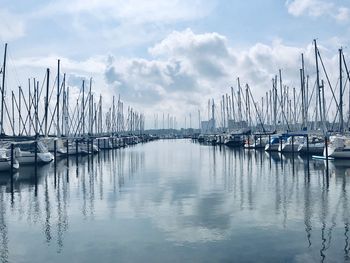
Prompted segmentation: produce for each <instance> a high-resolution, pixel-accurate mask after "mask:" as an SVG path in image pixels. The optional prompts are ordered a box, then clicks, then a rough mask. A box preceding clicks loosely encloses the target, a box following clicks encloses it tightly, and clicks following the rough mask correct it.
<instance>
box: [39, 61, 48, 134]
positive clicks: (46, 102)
mask: <svg viewBox="0 0 350 263" xmlns="http://www.w3.org/2000/svg"><path fill="white" fill-rule="evenodd" d="M49 81H50V69H48V68H47V69H46V97H45V134H44V135H45V136H47V114H48V109H49V84H50V83H49ZM37 107H38V104H37Z"/></svg>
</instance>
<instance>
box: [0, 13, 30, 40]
mask: <svg viewBox="0 0 350 263" xmlns="http://www.w3.org/2000/svg"><path fill="white" fill-rule="evenodd" d="M0 19H1V23H0V40H1V41H4V42H7V41H10V40H13V39H16V38H19V37H22V36H24V34H25V26H24V23H23V21H22V19H21V18H20V17H19V16H17V15H15V14H12V13H10V12H9V11H8V10H6V9H0Z"/></svg>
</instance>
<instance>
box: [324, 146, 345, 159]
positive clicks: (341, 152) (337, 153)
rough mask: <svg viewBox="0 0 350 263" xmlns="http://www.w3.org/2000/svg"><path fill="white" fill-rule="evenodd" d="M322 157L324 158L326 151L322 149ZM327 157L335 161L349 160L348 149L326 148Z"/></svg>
mask: <svg viewBox="0 0 350 263" xmlns="http://www.w3.org/2000/svg"><path fill="white" fill-rule="evenodd" d="M323 155H324V156H326V149H324V151H323ZM328 156H329V157H333V158H335V159H350V148H347V147H346V148H343V149H334V148H333V147H329V146H328Z"/></svg>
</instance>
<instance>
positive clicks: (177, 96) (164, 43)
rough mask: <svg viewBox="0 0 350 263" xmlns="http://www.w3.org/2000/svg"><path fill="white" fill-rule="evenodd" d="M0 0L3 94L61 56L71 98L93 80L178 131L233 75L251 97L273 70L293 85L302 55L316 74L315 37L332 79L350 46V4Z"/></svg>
mask: <svg viewBox="0 0 350 263" xmlns="http://www.w3.org/2000/svg"><path fill="white" fill-rule="evenodd" d="M1 2H2V4H1V7H0V19H1V23H0V45H2V46H4V44H5V43H8V45H9V47H8V54H9V55H8V62H9V63H8V71H7V75H8V78H7V82H6V89H7V91H8V92H9V91H10V90H12V89H14V90H15V89H16V88H17V86H22V87H23V88H26V87H27V86H28V84H27V83H28V78H34V77H35V78H36V79H38V80H39V81H40V80H43V79H44V76H45V72H46V68H50V69H51V72H52V73H51V74H56V72H57V71H56V68H57V66H56V65H57V59H60V60H61V66H62V72H65V73H66V74H67V83H68V85H69V86H70V87H71V88H72V90H73V92H72V97H74V96H76V95H77V93H78V92H79V89H80V87H81V82H82V79H89V78H90V77H92V78H93V88H92V89H93V92H94V93H95V94H96V95H97V96H98V95H100V94H102V95H103V100H104V106H105V107H106V108H107V107H109V106H110V104H111V101H112V98H113V96H115V97H118V96H119V95H120V96H121V98H122V100H123V101H124V102H125V104H127V105H131V106H132V107H134V108H135V109H136V110H138V111H140V112H142V113H144V114H145V115H146V127H148V128H151V127H153V124H154V114H158V115H159V116H161V115H162V113H163V112H164V113H165V114H170V115H171V116H176V118H177V122H178V127H180V126H184V121H185V117H186V118H187V119H188V117H189V114H190V113H191V114H192V116H197V115H198V110H201V112H202V118H203V119H204V118H206V116H207V113H206V111H207V101H208V99H210V98H214V99H216V101H218V99H219V98H220V96H221V95H222V94H224V93H229V92H230V87H231V86H232V87H234V88H236V87H237V78H238V77H239V78H240V80H241V83H242V85H245V84H248V85H249V86H250V87H251V89H252V91H253V93H254V96H256V99H257V100H259V98H260V97H261V96H264V94H265V92H266V91H267V90H268V89H270V88H271V79H272V78H273V76H274V75H275V74H277V73H278V70H279V69H282V74H283V81H284V83H285V84H286V85H288V86H290V87H295V88H296V89H299V86H300V85H299V82H300V81H299V77H298V76H299V75H298V74H299V68H300V63H301V62H300V55H301V53H304V54H305V59H306V69H307V74H309V75H310V78H312V77H314V75H315V69H314V53H313V52H314V51H313V47H312V41H313V39H317V41H318V44H319V46H320V50H321V53H322V56H324V61H325V65H326V67H327V69H328V70H329V74H330V76H331V80H332V81H333V82H334V85H335V83H336V81H337V74H338V73H337V54H338V49H339V48H340V47H343V48H344V52H345V54H347V52H348V50H347V47H348V44H349V38H347V36H348V35H349V33H350V1H349V0H343V1H340V0H330V1H326V0H287V1H285V0H265V1H260V0H245V1H239V0H193V1H186V0H174V1H164V0H150V1H141V0H129V1H125V0H124V1H122V0H90V1H84V0H56V1H47V0H45V1H44V0H26V1H24V0H2V1H1ZM52 85H53V84H52ZM193 118H195V117H193ZM195 122H196V121H194V120H193V124H192V126H194V127H196V125H197V126H198V124H194V123H195ZM196 123H198V121H197V122H196ZM188 125H189V124H188V123H187V127H188Z"/></svg>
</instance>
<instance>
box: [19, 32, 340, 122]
mask: <svg viewBox="0 0 350 263" xmlns="http://www.w3.org/2000/svg"><path fill="white" fill-rule="evenodd" d="M320 49H321V52H322V54H323V61H324V63H325V66H326V67H327V69H328V70H329V72H328V74H329V76H330V77H331V81H332V83H336V79H335V80H334V78H336V77H337V66H336V64H337V52H336V50H335V53H334V52H333V51H330V50H327V49H325V48H324V47H320ZM301 53H304V54H305V62H306V69H307V74H309V75H310V77H311V79H310V87H312V86H313V83H314V75H315V74H314V72H315V70H314V50H313V46H312V44H311V43H310V44H309V45H307V46H305V47H297V46H290V45H286V44H284V43H283V42H282V41H280V40H275V41H273V42H272V43H269V44H264V43H256V44H254V45H252V46H249V47H246V48H244V49H238V48H234V47H232V46H230V45H229V43H228V41H227V39H226V37H225V36H223V35H220V34H218V33H215V32H214V33H203V34H196V33H194V32H193V31H192V30H190V29H186V30H184V31H174V32H172V33H171V34H169V35H168V36H167V37H165V38H164V39H163V40H162V41H160V42H158V43H155V44H154V45H153V46H152V47H151V48H149V55H150V58H149V59H145V58H139V57H117V56H112V55H111V56H108V57H105V56H97V57H91V58H89V59H86V60H80V61H79V60H73V59H69V58H61V64H62V72H67V73H68V74H70V75H71V76H73V77H72V78H71V79H70V80H69V79H68V81H70V85H75V86H76V87H77V88H79V83H80V81H81V79H82V78H83V77H84V78H86V79H88V78H89V77H92V78H93V79H94V85H93V90H94V91H95V92H96V93H97V95H99V94H100V93H102V94H103V96H104V102H105V103H104V106H106V107H109V106H110V105H109V103H110V102H111V98H112V96H113V95H114V96H118V95H119V94H120V95H121V98H122V99H123V100H124V101H126V103H127V104H129V103H130V104H131V105H132V106H133V107H134V108H136V109H138V110H141V111H142V112H143V113H145V114H146V115H147V116H148V117H149V119H148V121H149V123H152V122H153V121H152V120H153V116H154V113H159V114H161V113H162V112H166V113H170V115H173V116H176V117H177V120H178V123H179V124H182V122H183V121H184V116H185V115H187V116H188V114H189V113H190V112H192V116H196V115H197V110H198V109H201V110H202V112H206V102H207V101H208V99H210V98H215V99H216V101H217V102H218V99H219V98H220V96H221V95H222V94H224V93H230V86H233V87H234V88H235V89H236V88H237V86H236V85H237V84H236V78H237V77H240V79H241V85H242V86H244V85H245V83H248V84H249V85H250V87H251V88H252V91H253V93H254V97H255V99H256V100H257V101H258V100H259V101H260V97H261V96H264V95H265V92H266V91H268V90H269V89H270V88H271V79H272V78H273V77H274V76H275V75H276V74H277V73H278V69H280V68H281V69H282V72H283V82H284V84H286V85H288V86H289V87H291V88H293V87H295V88H296V89H297V90H298V89H299V85H300V84H299V83H300V78H299V68H300V66H301V62H300V55H301ZM57 58H59V56H57V55H48V56H47V57H31V58H22V59H18V60H15V65H16V67H19V68H20V69H22V68H33V67H35V68H36V69H39V68H40V69H41V71H42V73H43V71H44V69H45V68H46V67H51V68H53V70H55V68H56V63H57ZM53 74H54V73H53ZM24 75H25V76H28V74H24ZM39 76H41V75H39ZM76 76H78V77H77V78H76ZM322 78H323V79H325V78H324V76H322ZM73 82H74V83H75V84H74V83H73ZM23 83H26V82H25V81H23ZM327 90H328V89H327ZM205 115H206V114H205V113H204V114H203V115H202V116H205Z"/></svg>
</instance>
